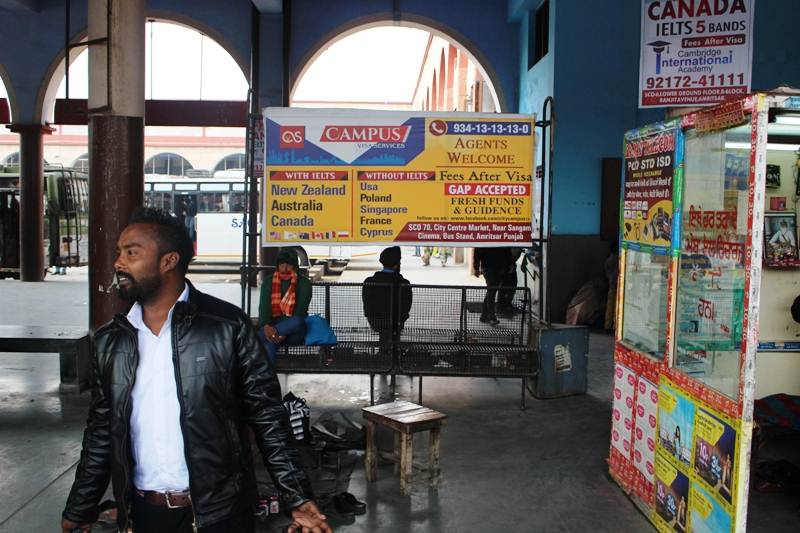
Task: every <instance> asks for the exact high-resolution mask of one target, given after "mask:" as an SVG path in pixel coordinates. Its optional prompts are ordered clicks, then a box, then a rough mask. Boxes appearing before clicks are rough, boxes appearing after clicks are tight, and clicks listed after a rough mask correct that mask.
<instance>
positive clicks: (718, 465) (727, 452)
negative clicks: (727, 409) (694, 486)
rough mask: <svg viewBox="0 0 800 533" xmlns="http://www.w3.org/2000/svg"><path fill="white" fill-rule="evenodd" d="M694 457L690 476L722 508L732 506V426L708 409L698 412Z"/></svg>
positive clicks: (724, 418) (733, 466)
mask: <svg viewBox="0 0 800 533" xmlns="http://www.w3.org/2000/svg"><path fill="white" fill-rule="evenodd" d="M695 424H696V430H695V433H696V440H695V453H694V472H695V474H696V477H697V480H698V482H699V483H701V484H703V485H705V486H706V488H708V489H709V490H710V491H711V492H712V494H714V495H716V496H717V497H718V498H719V499H720V500H722V501H723V503H724V504H727V505H730V504H731V502H732V494H733V492H734V490H733V484H734V481H735V479H736V476H735V475H734V474H735V472H734V471H735V469H736V461H735V460H734V459H735V457H736V430H735V429H734V426H733V423H732V422H731V421H730V420H729V419H727V418H726V417H724V416H723V415H721V414H719V413H713V412H712V411H711V410H710V409H706V408H702V407H700V408H698V409H697V417H696V418H695Z"/></svg>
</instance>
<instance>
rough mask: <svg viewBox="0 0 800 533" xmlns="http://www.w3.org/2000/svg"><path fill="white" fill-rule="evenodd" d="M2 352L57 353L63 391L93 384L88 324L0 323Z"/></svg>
mask: <svg viewBox="0 0 800 533" xmlns="http://www.w3.org/2000/svg"><path fill="white" fill-rule="evenodd" d="M0 352H24V353H57V354H59V355H60V358H61V385H60V390H61V391H62V392H76V391H77V392H83V391H84V390H86V389H88V388H90V387H91V374H92V369H91V357H92V342H91V337H90V336H89V332H88V331H87V330H86V329H85V328H79V327H70V326H0Z"/></svg>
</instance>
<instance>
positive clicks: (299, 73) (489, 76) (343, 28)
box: [289, 13, 510, 112]
mask: <svg viewBox="0 0 800 533" xmlns="http://www.w3.org/2000/svg"><path fill="white" fill-rule="evenodd" d="M381 26H404V27H408V28H416V29H421V30H425V31H428V32H431V33H433V34H434V35H438V36H439V37H441V38H443V39H445V40H447V41H448V42H450V43H451V44H453V45H455V46H456V47H458V48H460V49H462V50H464V51H465V52H466V54H468V56H469V58H470V59H472V60H473V62H474V63H475V65H476V67H477V69H478V70H479V71H480V73H481V74H482V75H483V78H484V79H485V80H486V81H487V83H488V85H489V88H490V91H489V92H490V94H491V97H492V98H493V99H494V103H495V109H497V110H499V111H501V112H505V111H506V110H507V109H509V107H510V103H509V102H508V99H507V97H506V95H505V92H504V90H503V87H502V85H501V84H500V82H499V78H498V76H497V73H496V72H495V70H494V68H493V67H492V64H491V62H490V61H489V60H488V58H487V57H486V55H484V54H483V52H481V50H480V49H479V48H478V47H477V46H475V44H474V43H472V42H471V41H470V40H469V39H467V38H466V37H465V36H464V35H462V34H461V33H459V32H458V31H456V30H454V29H453V28H451V27H449V26H447V25H445V24H442V23H441V22H439V21H437V20H433V19H430V18H428V17H423V16H419V15H415V14H411V13H404V14H403V20H400V21H396V20H394V18H393V16H392V14H391V13H376V14H373V15H368V16H365V17H359V18H356V19H353V20H351V21H348V22H346V23H344V24H342V25H340V26H339V27H337V28H335V29H334V30H332V31H330V32H328V33H327V34H325V35H324V36H322V37H321V38H320V39H319V40H318V41H317V42H316V44H315V45H314V46H312V47H311V48H310V49H309V51H308V52H307V53H306V54H304V55H303V56H302V57H301V58H300V61H299V62H298V65H301V66H300V67H299V68H295V70H294V71H293V72H292V73H291V80H290V87H291V89H290V91H289V96H290V98H289V100H290V101H291V100H292V99H294V92H295V89H296V88H297V82H298V81H299V80H300V79H301V78H302V77H303V75H304V74H305V72H306V71H307V70H308V68H309V67H310V66H311V64H313V63H314V61H315V60H316V59H317V58H318V57H319V56H320V55H321V54H322V53H323V52H324V51H325V50H326V49H327V48H328V47H330V46H331V45H332V44H333V43H335V42H336V41H339V40H341V39H344V38H345V37H347V36H349V35H352V34H354V33H358V32H360V31H362V30H366V29H369V28H376V27H381ZM434 100H435V96H434V95H431V110H432V111H435V110H436V106H435V102H434Z"/></svg>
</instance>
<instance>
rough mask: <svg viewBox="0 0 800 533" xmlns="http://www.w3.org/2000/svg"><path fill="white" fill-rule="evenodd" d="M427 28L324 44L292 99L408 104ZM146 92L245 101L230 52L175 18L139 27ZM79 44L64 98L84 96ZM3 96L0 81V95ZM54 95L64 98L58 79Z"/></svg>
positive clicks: (85, 57) (366, 33) (367, 33)
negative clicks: (143, 38) (167, 21)
mask: <svg viewBox="0 0 800 533" xmlns="http://www.w3.org/2000/svg"><path fill="white" fill-rule="evenodd" d="M429 35H430V34H429V32H427V31H424V30H418V29H414V28H407V27H395V26H387V27H379V28H370V29H367V30H363V31H360V32H357V33H354V34H352V35H349V36H347V37H345V38H342V39H340V40H338V41H336V42H335V43H333V44H332V45H331V46H329V47H328V48H326V49H325V50H324V51H323V52H322V53H321V54H320V55H318V57H317V60H316V61H314V62H313V63H312V65H311V66H310V67H309V68H308V70H307V71H306V72H305V74H304V75H303V76H302V78H301V79H300V80H299V82H298V84H297V89H296V91H295V95H294V99H295V100H327V101H364V102H410V101H411V99H412V97H413V94H414V88H415V85H416V82H417V77H418V75H419V69H420V65H421V63H422V59H423V57H424V54H425V47H426V45H427V42H428V37H429ZM145 47H146V50H145V54H146V55H145V62H146V65H145V98H148V99H149V98H154V99H163V100H169V99H192V100H194V99H201V100H245V99H246V97H247V80H246V78H245V76H244V75H243V73H242V71H241V69H240V68H239V66H238V65H237V64H236V62H235V61H234V60H233V58H232V57H231V56H230V55H229V54H228V53H227V51H225V49H224V48H222V47H221V46H220V45H219V44H217V43H216V42H215V41H213V40H212V39H211V38H209V37H206V36H203V35H201V34H200V33H198V32H196V31H195V30H193V29H189V28H187V27H184V26H180V25H177V24H171V23H164V22H153V23H147V25H146V28H145ZM88 61H89V54H88V52H86V51H85V50H84V51H82V52H81V54H80V55H79V56H78V57H77V58H76V59H75V61H74V62H73V63H72V66H71V67H70V97H72V98H86V97H87V96H88V88H87V86H88ZM5 96H6V91H5V87H3V86H2V82H0V98H1V97H5ZM58 97H59V98H63V97H64V82H63V81H62V82H61V86H60V87H59V91H58Z"/></svg>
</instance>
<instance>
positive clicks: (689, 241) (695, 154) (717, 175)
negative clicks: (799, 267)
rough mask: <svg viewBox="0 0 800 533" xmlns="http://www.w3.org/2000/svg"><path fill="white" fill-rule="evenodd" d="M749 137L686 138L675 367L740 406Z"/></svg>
mask: <svg viewBox="0 0 800 533" xmlns="http://www.w3.org/2000/svg"><path fill="white" fill-rule="evenodd" d="M750 130H751V126H750V125H749V123H748V124H747V125H745V126H740V127H737V128H732V129H729V130H726V131H716V132H710V133H698V132H697V131H696V130H689V131H687V132H686V136H685V139H686V144H685V159H684V187H683V205H682V210H683V223H682V228H681V247H680V269H679V274H678V284H677V299H676V331H675V341H676V342H675V367H676V368H678V369H679V370H681V371H682V372H684V373H686V374H687V375H689V376H691V377H693V378H694V379H697V380H699V381H701V382H703V383H705V384H706V385H707V386H709V387H712V388H714V389H716V390H718V391H720V392H722V393H723V394H725V395H727V396H729V397H731V398H733V399H734V400H736V399H738V391H739V353H740V351H741V348H742V315H743V312H744V282H745V251H746V245H747V211H748V197H747V192H748V183H749V181H748V174H749V168H750V150H749V147H750Z"/></svg>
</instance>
